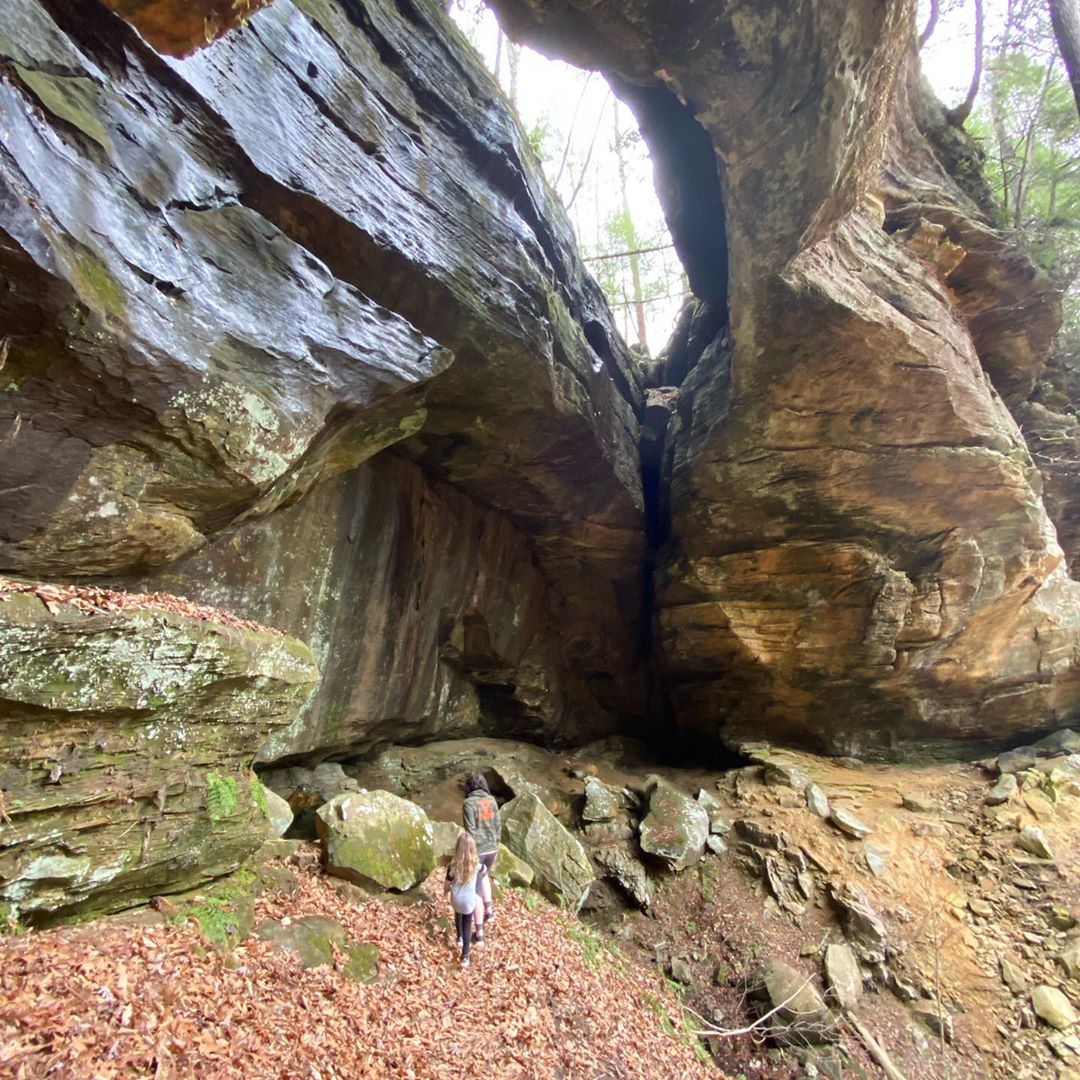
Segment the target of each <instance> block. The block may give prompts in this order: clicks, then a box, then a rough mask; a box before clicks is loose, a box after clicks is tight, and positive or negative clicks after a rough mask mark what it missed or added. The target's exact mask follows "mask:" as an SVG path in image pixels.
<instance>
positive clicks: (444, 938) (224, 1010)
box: [0, 872, 719, 1080]
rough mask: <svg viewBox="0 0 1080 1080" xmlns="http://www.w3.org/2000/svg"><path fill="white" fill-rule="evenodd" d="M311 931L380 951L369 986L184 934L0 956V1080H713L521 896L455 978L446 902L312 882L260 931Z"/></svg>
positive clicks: (591, 948) (28, 948)
mask: <svg viewBox="0 0 1080 1080" xmlns="http://www.w3.org/2000/svg"><path fill="white" fill-rule="evenodd" d="M431 891H432V894H433V895H434V894H435V890H431ZM311 914H318V915H327V916H330V917H331V918H335V919H337V920H338V921H339V922H341V923H342V924H343V925H344V926H345V927H346V929H347V930H348V931H349V934H350V937H352V939H353V940H354V941H357V942H362V941H374V942H376V943H377V944H378V946H379V950H380V975H379V979H378V981H376V982H374V983H370V984H367V985H358V984H356V983H354V982H352V981H351V980H350V979H348V978H347V977H346V976H345V975H344V974H342V973H340V972H339V971H337V970H334V969H331V968H329V967H321V968H313V969H309V970H307V971H302V970H301V969H300V966H299V962H298V961H295V960H293V959H292V958H290V957H288V956H286V955H283V954H281V953H277V952H274V951H272V949H271V947H270V946H269V945H268V944H266V943H263V942H258V941H255V940H251V941H248V942H246V943H244V944H242V945H240V946H238V947H237V948H236V949H234V950H233V952H232V953H231V954H230V955H228V956H223V955H221V954H219V953H218V952H216V951H215V950H214V949H212V948H209V947H207V946H206V945H205V943H204V942H203V940H202V938H201V937H200V936H199V935H198V933H197V932H196V931H195V930H194V929H192V928H190V927H189V926H182V927H176V926H149V927H131V926H122V925H116V924H113V925H109V924H105V923H99V924H92V925H89V926H85V927H81V928H74V929H64V930H55V931H47V932H41V933H31V934H26V935H22V936H18V937H8V938H4V939H0V1076H4V1077H17V1078H20V1080H21V1078H30V1077H45V1076H48V1077H70V1078H75V1077H77V1078H79V1080H89V1078H102V1080H105V1078H111V1077H132V1076H152V1077H158V1078H179V1077H196V1076H197V1077H207V1078H210V1077H213V1078H218V1077H220V1078H228V1077H243V1078H245V1080H252V1078H261V1077H273V1078H282V1080H284V1078H289V1080H292V1078H300V1077H303V1078H310V1080H330V1078H335V1077H336V1078H342V1080H344V1078H350V1080H352V1078H359V1077H379V1078H388V1080H389V1078H397V1077H418V1078H422V1077H432V1078H446V1080H451V1078H452V1080H462V1078H468V1077H487V1078H491V1080H512V1078H536V1080H556V1078H562V1077H565V1078H582V1080H584V1078H588V1080H600V1078H605V1077H606V1078H611V1080H614V1078H623V1080H629V1078H641V1080H646V1078H649V1080H652V1078H655V1077H661V1076H662V1077H671V1078H684V1077H685V1078H695V1077H702V1078H705V1077H709V1078H711V1080H717V1078H718V1077H719V1073H718V1072H717V1071H716V1070H715V1069H713V1068H710V1067H706V1066H703V1065H702V1064H700V1063H699V1062H698V1061H697V1059H696V1058H695V1055H694V1051H693V1049H692V1047H691V1046H690V1045H689V1042H688V1040H686V1038H685V1037H679V1036H676V1035H672V1034H670V1033H668V1032H670V1029H671V1025H670V1024H665V1021H664V1018H665V1017H667V1016H670V1017H677V1016H678V1015H679V1006H678V1003H677V1001H676V999H675V998H674V996H673V995H672V994H671V993H670V991H669V990H668V989H666V988H665V987H663V986H662V985H660V984H659V982H658V980H657V978H656V977H655V976H653V975H651V974H650V973H649V972H648V971H646V970H644V969H641V968H635V967H632V966H631V965H630V964H628V963H626V962H624V961H622V960H620V958H618V957H616V956H612V955H611V954H609V953H608V952H607V950H605V949H604V948H603V947H601V946H600V945H599V944H598V943H597V942H596V941H595V940H594V939H592V938H591V937H590V936H589V935H588V934H587V933H586V932H584V931H583V930H582V928H581V927H580V924H578V923H577V922H576V921H575V920H573V919H571V918H570V917H569V916H567V915H565V914H564V913H562V912H559V911H556V910H554V909H552V908H550V907H548V906H547V905H541V906H539V907H538V909H537V910H535V911H532V910H529V908H528V907H527V906H526V904H525V903H524V900H523V898H522V896H521V895H520V894H517V893H514V894H512V895H510V896H508V897H506V898H505V900H504V901H503V902H502V903H501V905H500V907H499V915H498V919H497V921H496V923H495V924H494V925H493V926H492V927H490V930H489V940H488V941H487V942H486V943H485V945H484V946H483V947H482V948H477V949H475V950H474V958H473V962H472V966H471V967H470V968H468V969H465V970H463V969H461V968H460V967H459V965H458V962H457V955H456V950H455V949H454V947H453V943H452V942H451V941H450V939H449V938H450V935H449V934H448V932H447V929H446V924H447V920H446V918H445V912H444V905H443V903H442V901H441V898H438V899H437V900H431V901H422V902H420V903H416V904H413V905H412V906H399V905H397V904H394V903H392V902H389V901H385V900H370V901H365V902H363V903H361V904H357V903H355V902H352V901H349V900H345V899H343V898H342V896H341V895H339V893H338V892H337V891H336V890H335V889H334V888H333V887H332V886H331V884H330V883H329V882H328V881H326V880H325V879H324V878H322V877H321V876H320V875H319V874H318V873H314V872H311V873H302V874H301V875H300V887H299V890H298V891H297V892H296V894H295V895H294V896H291V897H285V896H281V895H275V896H270V897H264V898H263V899H261V900H260V901H259V910H258V915H259V917H260V918H278V919H280V918H283V917H287V918H298V917H300V916H303V915H311ZM665 1027H666V1028H667V1032H665Z"/></svg>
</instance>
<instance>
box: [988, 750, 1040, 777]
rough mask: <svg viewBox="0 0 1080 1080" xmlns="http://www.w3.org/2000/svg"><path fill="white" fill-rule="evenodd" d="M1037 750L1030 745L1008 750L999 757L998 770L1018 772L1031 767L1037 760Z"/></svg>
mask: <svg viewBox="0 0 1080 1080" xmlns="http://www.w3.org/2000/svg"><path fill="white" fill-rule="evenodd" d="M1037 760H1038V759H1037V757H1036V754H1035V751H1034V750H1032V749H1031V747H1030V746H1020V747H1017V748H1016V749H1015V750H1006V751H1005V753H1004V754H999V755H998V759H997V767H998V772H1000V773H1002V774H1004V773H1018V772H1023V771H1024V770H1025V769H1030V768H1031V767H1032V766H1033V765H1034V764H1035V762H1036V761H1037Z"/></svg>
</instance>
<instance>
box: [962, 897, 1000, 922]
mask: <svg viewBox="0 0 1080 1080" xmlns="http://www.w3.org/2000/svg"><path fill="white" fill-rule="evenodd" d="M968 909H969V910H970V911H971V914H972V915H978V916H979V918H980V919H989V918H990V916H992V915H993V914H994V908H993V905H992V904H990V903H989V901H987V900H980V899H979V898H978V897H972V898H971V899H970V900H969V901H968Z"/></svg>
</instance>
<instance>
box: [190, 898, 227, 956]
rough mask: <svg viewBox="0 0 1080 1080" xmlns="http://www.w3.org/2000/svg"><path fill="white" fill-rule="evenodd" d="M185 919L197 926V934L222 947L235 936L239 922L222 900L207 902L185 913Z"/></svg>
mask: <svg viewBox="0 0 1080 1080" xmlns="http://www.w3.org/2000/svg"><path fill="white" fill-rule="evenodd" d="M186 917H188V918H192V919H194V920H195V921H196V922H197V923H198V924H199V932H200V933H201V934H202V936H203V937H204V938H206V940H207V941H209V942H211V943H212V944H214V945H224V944H225V943H226V942H228V941H229V940H230V939H232V938H234V937H235V936H236V933H237V931H238V930H239V929H240V920H239V918H238V917H237V915H236V911H235V910H234V909H233V907H232V906H231V905H230V904H228V903H227V902H226V901H224V900H207V901H206V902H205V903H203V904H197V905H196V906H195V907H193V908H191V910H190V911H188V912H187V914H186Z"/></svg>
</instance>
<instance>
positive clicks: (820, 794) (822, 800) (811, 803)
mask: <svg viewBox="0 0 1080 1080" xmlns="http://www.w3.org/2000/svg"><path fill="white" fill-rule="evenodd" d="M806 809H807V810H809V811H810V813H811V814H814V815H816V816H817V817H819V818H827V817H828V816H829V810H830V807H829V797H828V796H827V795H826V794H825V789H824V788H823V787H821V786H820V785H818V784H807V785H806Z"/></svg>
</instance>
